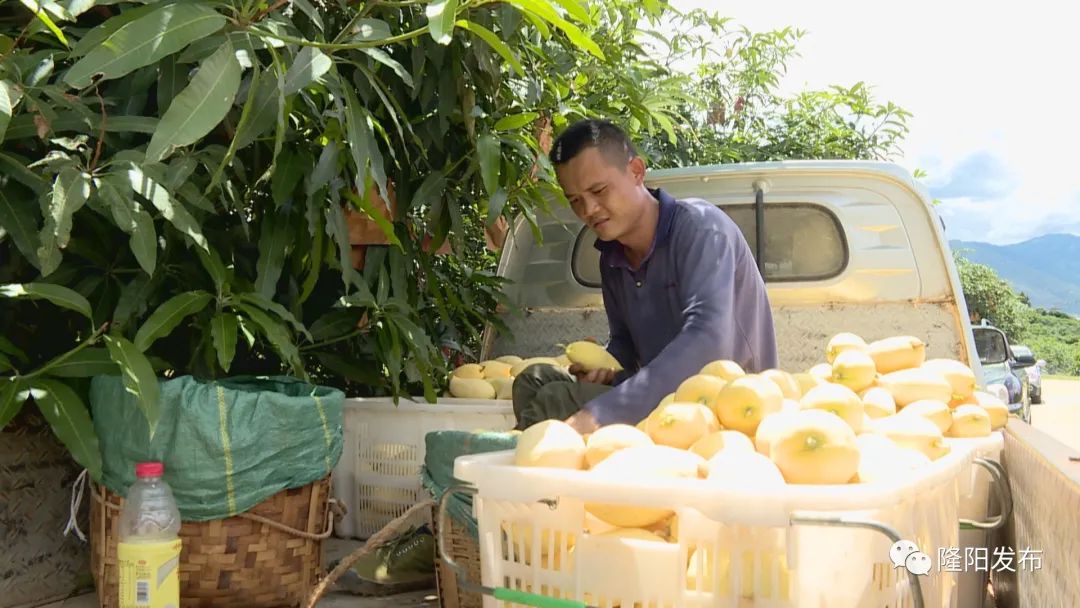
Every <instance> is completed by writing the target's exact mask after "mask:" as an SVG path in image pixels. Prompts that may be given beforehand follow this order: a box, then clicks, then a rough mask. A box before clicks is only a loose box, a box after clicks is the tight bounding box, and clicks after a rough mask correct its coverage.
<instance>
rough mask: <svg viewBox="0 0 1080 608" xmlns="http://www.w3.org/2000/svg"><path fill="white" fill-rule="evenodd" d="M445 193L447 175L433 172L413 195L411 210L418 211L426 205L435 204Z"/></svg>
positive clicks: (410, 204) (410, 202) (410, 203)
mask: <svg viewBox="0 0 1080 608" xmlns="http://www.w3.org/2000/svg"><path fill="white" fill-rule="evenodd" d="M445 191H446V174H445V173H443V172H442V171H433V172H431V173H429V174H428V176H427V177H425V178H424V181H423V182H421V183H420V187H419V188H417V189H416V192H414V193H413V196H412V200H411V201H409V209H410V210H411V209H416V208H417V207H418V206H419V205H423V204H425V203H432V204H433V203H434V201H435V200H436V199H438V198H441V197H442V195H443V192H445Z"/></svg>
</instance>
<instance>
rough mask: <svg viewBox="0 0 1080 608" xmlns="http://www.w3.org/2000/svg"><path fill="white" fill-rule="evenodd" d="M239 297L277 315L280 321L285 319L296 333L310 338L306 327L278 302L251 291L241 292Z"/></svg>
mask: <svg viewBox="0 0 1080 608" xmlns="http://www.w3.org/2000/svg"><path fill="white" fill-rule="evenodd" d="M239 297H240V300H241V301H243V302H247V303H249V304H253V305H255V306H258V307H259V308H261V309H263V310H264V311H266V312H268V313H270V314H273V315H277V317H278V318H280V319H281V320H282V321H285V322H286V323H288V324H289V325H291V326H292V328H293V329H294V330H296V332H297V333H299V334H303V335H304V337H306V338H307V339H308V340H311V339H312V338H311V333H310V332H308V329H307V327H304V324H303V323H301V322H300V321H298V320H297V319H296V317H294V316H293V314H292V313H291V312H289V311H288V310H287V309H286V308H285V307H284V306H282V305H281V304H278V303H277V302H275V301H273V300H271V299H270V298H266V297H263V296H262V295H260V294H257V293H253V292H249V293H242V294H240V296H239Z"/></svg>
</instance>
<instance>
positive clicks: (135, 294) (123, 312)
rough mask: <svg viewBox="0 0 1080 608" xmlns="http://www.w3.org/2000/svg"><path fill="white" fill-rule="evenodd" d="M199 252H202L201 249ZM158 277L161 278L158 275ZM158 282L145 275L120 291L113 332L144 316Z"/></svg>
mask: <svg viewBox="0 0 1080 608" xmlns="http://www.w3.org/2000/svg"><path fill="white" fill-rule="evenodd" d="M198 251H202V250H201V249H199V250H198ZM157 276H159V277H160V276H161V275H160V274H158V275H157ZM156 285H157V281H156V280H154V279H153V278H151V277H150V276H148V275H145V274H139V275H136V276H135V278H134V279H132V280H131V281H130V282H129V283H128V284H127V285H124V286H123V287H122V288H121V290H120V298H119V302H117V304H116V309H115V310H114V311H113V315H112V330H113V331H120V330H123V329H126V327H127V324H128V322H129V321H130V320H131V319H132V318H134V317H136V316H142V314H143V313H144V312H145V311H146V307H147V300H148V299H149V298H150V294H152V293H153V292H154V289H155V287H156Z"/></svg>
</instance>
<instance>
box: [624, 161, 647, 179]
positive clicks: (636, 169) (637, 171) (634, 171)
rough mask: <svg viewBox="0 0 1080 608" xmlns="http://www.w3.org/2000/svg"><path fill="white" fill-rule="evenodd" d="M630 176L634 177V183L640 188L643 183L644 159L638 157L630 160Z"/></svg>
mask: <svg viewBox="0 0 1080 608" xmlns="http://www.w3.org/2000/svg"><path fill="white" fill-rule="evenodd" d="M627 166H628V167H629V169H630V174H631V175H633V176H634V182H635V183H636V184H637V185H639V186H641V185H643V184H644V183H645V159H644V158H642V157H640V156H635V157H634V158H632V159H630V163H629V165H627Z"/></svg>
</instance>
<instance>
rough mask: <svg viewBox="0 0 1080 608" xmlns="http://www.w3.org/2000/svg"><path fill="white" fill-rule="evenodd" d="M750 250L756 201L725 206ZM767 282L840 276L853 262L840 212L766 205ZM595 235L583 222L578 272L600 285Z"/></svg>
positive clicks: (798, 205)
mask: <svg viewBox="0 0 1080 608" xmlns="http://www.w3.org/2000/svg"><path fill="white" fill-rule="evenodd" d="M722 209H723V210H724V212H725V213H727V214H728V216H729V217H731V219H732V220H734V222H735V223H736V224H737V225H738V226H739V229H740V230H741V231H742V233H743V237H744V238H745V239H746V242H747V243H749V244H750V250H751V251H756V240H757V238H756V231H755V227H754V217H755V215H754V206H753V204H752V203H748V204H745V205H725V206H723V207H722ZM765 237H766V243H765V252H764V253H765V281H766V282H794V281H822V280H826V279H830V278H832V277H835V276H837V275H839V274H840V273H841V272H843V271H844V269H845V268H846V267H847V264H848V244H847V239H846V238H845V237H844V231H843V229H842V228H841V225H840V221H839V220H838V219H837V217H836V216H835V215H834V214H833V213H832V212H831V211H829V210H828V209H826V208H825V207H822V206H820V205H814V204H811V203H772V204H766V205H765ZM594 242H595V237H594V236H593V234H592V233H591V232H590V231H589V230H588V228H586V227H584V226H583V227H582V229H581V232H580V233H579V234H578V238H577V240H576V242H575V243H574V256H573V268H572V270H573V274H574V278H575V279H576V280H577V282H578V283H580V284H581V285H584V286H586V287H595V288H598V287H600V266H599V264H600V252H598V251H597V250H596V248H595V247H593V243H594Z"/></svg>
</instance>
